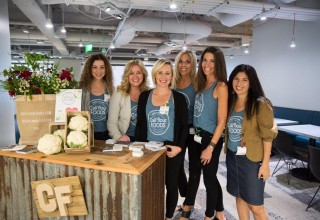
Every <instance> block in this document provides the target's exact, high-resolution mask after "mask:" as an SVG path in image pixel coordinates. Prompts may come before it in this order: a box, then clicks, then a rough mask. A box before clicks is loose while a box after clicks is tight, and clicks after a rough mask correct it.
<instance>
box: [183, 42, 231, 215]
mask: <svg viewBox="0 0 320 220" xmlns="http://www.w3.org/2000/svg"><path fill="white" fill-rule="evenodd" d="M226 83H227V71H226V63H225V59H224V55H223V53H222V51H221V50H220V49H219V48H217V47H207V48H206V49H205V50H204V51H203V53H202V55H201V58H200V62H199V67H198V74H197V87H196V91H197V94H196V98H195V104H194V115H193V125H194V127H195V128H196V135H195V137H194V140H195V141H194V142H193V143H192V144H191V145H190V146H188V149H189V150H190V151H192V154H191V153H190V157H189V172H190V173H189V181H188V187H187V196H186V199H185V201H184V209H183V212H182V214H181V218H180V219H189V217H190V215H191V207H192V206H194V203H195V198H196V194H197V191H198V187H199V182H200V176H201V170H202V173H203V180H204V185H205V187H206V194H207V201H206V205H207V207H206V211H205V220H207V219H212V218H213V217H214V219H219V220H224V219H225V217H224V214H223V210H224V207H223V198H222V189H221V186H220V183H219V180H218V178H217V171H218V165H219V157H220V153H221V149H222V143H223V140H222V138H221V135H222V133H223V130H224V128H225V124H226V119H227V104H228V89H227V84H226Z"/></svg>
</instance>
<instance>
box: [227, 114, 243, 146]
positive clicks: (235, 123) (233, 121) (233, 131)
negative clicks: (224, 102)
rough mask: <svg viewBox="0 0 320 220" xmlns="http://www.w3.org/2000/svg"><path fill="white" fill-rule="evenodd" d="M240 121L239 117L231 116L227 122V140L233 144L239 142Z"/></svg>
mask: <svg viewBox="0 0 320 220" xmlns="http://www.w3.org/2000/svg"><path fill="white" fill-rule="evenodd" d="M242 120H243V118H242V117H241V116H231V117H230V119H229V121H228V131H229V138H230V140H231V141H233V142H237V141H240V140H241V132H242V124H241V122H242Z"/></svg>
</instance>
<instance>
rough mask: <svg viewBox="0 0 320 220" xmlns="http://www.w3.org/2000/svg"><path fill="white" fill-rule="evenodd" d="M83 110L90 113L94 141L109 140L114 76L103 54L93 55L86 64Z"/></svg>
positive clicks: (83, 81)
mask: <svg viewBox="0 0 320 220" xmlns="http://www.w3.org/2000/svg"><path fill="white" fill-rule="evenodd" d="M79 84H80V88H81V89H82V102H81V110H82V111H90V114H91V120H92V121H93V124H94V139H97V140H107V139H109V134H108V130H107V120H108V110H109V101H110V97H111V95H112V94H113V90H114V86H113V74H112V68H111V64H110V62H109V60H108V59H107V57H106V56H104V55H103V54H93V55H91V56H90V57H89V58H88V59H87V60H86V62H85V64H84V67H83V71H82V74H81V79H80V83H79Z"/></svg>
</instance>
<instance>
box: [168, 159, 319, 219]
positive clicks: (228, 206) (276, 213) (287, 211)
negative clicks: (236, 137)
mask: <svg viewBox="0 0 320 220" xmlns="http://www.w3.org/2000/svg"><path fill="white" fill-rule="evenodd" d="M278 160H279V156H278V155H275V156H273V157H271V162H270V171H271V173H272V171H273V169H274V167H275V166H276V164H277V162H278ZM298 166H299V167H300V166H302V164H301V163H298ZM185 169H186V172H187V170H188V158H186V160H185ZM226 173H227V170H226V165H225V155H224V153H221V156H220V164H219V170H218V174H217V175H218V179H219V181H220V184H221V186H222V190H223V197H224V206H225V216H226V219H227V220H235V219H238V215H237V210H236V204H235V199H234V197H232V196H231V195H230V194H229V193H228V192H227V191H226ZM187 174H188V172H187ZM288 178H290V182H289V184H288ZM319 185H320V183H316V182H308V181H304V180H300V179H297V178H295V177H292V176H291V175H289V174H288V170H287V169H286V168H285V166H284V167H283V168H282V169H281V170H279V171H278V172H277V173H276V174H275V175H274V176H273V177H270V179H269V180H268V181H267V184H266V187H265V207H266V209H267V211H268V214H269V219H270V220H274V219H277V220H289V219H290V220H299V219H302V220H316V219H317V220H319V219H320V202H318V203H316V205H315V206H313V207H312V208H310V209H308V211H305V209H306V207H307V204H308V203H309V201H310V200H311V198H312V196H313V195H314V193H315V192H316V190H317V188H318V186H319ZM205 193H206V191H205V187H204V184H203V180H202V178H201V183H200V186H199V190H198V194H197V198H196V204H195V210H194V212H193V213H192V214H191V217H190V219H193V220H201V219H203V218H204V211H205V199H206V194H205ZM316 198H317V199H320V193H318V195H317V197H316ZM183 199H184V198H179V202H178V204H181V203H182V202H183ZM180 214H181V213H180V212H175V215H174V218H173V219H175V220H176V219H179V217H180ZM252 219H253V218H252Z"/></svg>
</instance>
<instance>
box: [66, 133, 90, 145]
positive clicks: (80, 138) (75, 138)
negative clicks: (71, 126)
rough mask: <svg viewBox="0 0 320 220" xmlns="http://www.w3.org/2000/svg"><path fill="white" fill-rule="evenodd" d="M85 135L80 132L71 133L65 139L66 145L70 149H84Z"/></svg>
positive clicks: (85, 143)
mask: <svg viewBox="0 0 320 220" xmlns="http://www.w3.org/2000/svg"><path fill="white" fill-rule="evenodd" d="M87 140H88V138H87V135H86V134H85V133H83V132H82V131H71V132H70V133H69V134H68V137H67V144H68V146H69V147H70V148H80V149H82V148H85V147H86V146H87V144H88V143H87Z"/></svg>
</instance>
